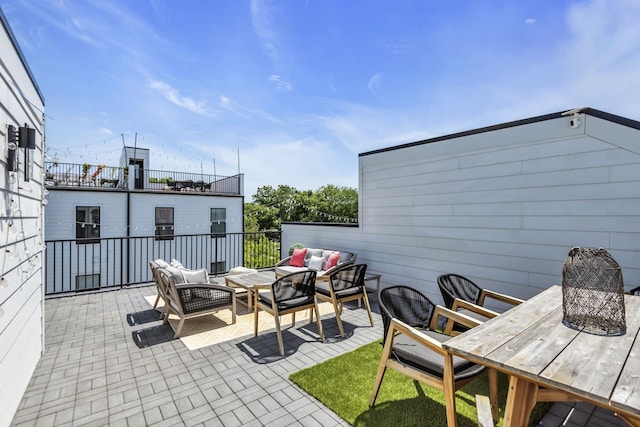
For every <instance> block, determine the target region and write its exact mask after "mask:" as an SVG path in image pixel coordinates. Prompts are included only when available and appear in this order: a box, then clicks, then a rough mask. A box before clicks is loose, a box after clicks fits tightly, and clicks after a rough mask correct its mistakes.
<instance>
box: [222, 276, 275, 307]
mask: <svg viewBox="0 0 640 427" xmlns="http://www.w3.org/2000/svg"><path fill="white" fill-rule="evenodd" d="M275 280H276V275H275V273H274V272H273V271H259V272H257V273H246V274H232V275H229V276H225V278H224V282H225V285H227V286H230V287H232V288H236V289H239V290H246V292H247V308H248V309H249V310H252V309H253V299H254V295H253V293H254V289H253V288H254V286H260V285H270V284H271V283H273V282H274V281H275Z"/></svg>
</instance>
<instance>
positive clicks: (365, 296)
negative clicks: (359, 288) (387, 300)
mask: <svg viewBox="0 0 640 427" xmlns="http://www.w3.org/2000/svg"><path fill="white" fill-rule="evenodd" d="M362 299H363V300H364V306H365V307H366V308H367V314H368V315H369V322H371V326H373V316H372V315H371V306H370V305H369V298H368V297H367V290H366V289H365V290H364V294H363V297H362ZM358 301H360V300H358Z"/></svg>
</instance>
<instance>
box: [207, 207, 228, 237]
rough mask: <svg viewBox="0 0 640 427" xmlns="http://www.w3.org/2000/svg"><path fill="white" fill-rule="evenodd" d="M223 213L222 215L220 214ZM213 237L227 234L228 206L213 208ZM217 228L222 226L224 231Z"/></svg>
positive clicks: (211, 215) (211, 216)
mask: <svg viewBox="0 0 640 427" xmlns="http://www.w3.org/2000/svg"><path fill="white" fill-rule="evenodd" d="M220 213H222V215H219V214H220ZM210 218H211V237H213V236H216V235H217V236H219V235H221V234H227V208H211V214H210ZM216 228H221V229H222V231H220V230H217V229H216Z"/></svg>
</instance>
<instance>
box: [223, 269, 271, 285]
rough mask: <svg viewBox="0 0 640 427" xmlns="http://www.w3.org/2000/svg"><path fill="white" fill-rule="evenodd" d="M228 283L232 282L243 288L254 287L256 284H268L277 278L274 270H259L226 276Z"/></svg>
mask: <svg viewBox="0 0 640 427" xmlns="http://www.w3.org/2000/svg"><path fill="white" fill-rule="evenodd" d="M224 279H225V282H226V283H227V285H229V284H232V285H236V286H240V287H243V288H252V287H254V286H256V285H268V284H271V283H273V281H274V280H276V276H275V273H274V272H273V271H259V272H257V273H246V274H232V275H229V276H225V278H224Z"/></svg>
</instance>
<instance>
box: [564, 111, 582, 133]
mask: <svg viewBox="0 0 640 427" xmlns="http://www.w3.org/2000/svg"><path fill="white" fill-rule="evenodd" d="M586 109H587V107H580V108H574V109H573V110H569V111H565V112H564V113H562V115H563V116H568V117H569V126H571V129H578V128H579V127H580V126H582V120H581V118H580V113H582V112H583V111H584V110H586Z"/></svg>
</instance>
